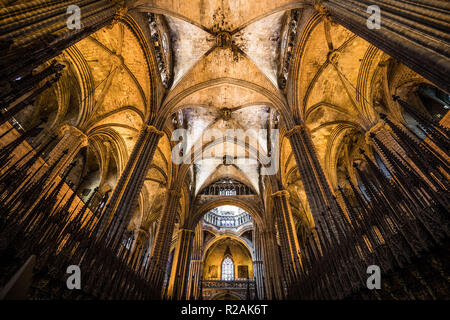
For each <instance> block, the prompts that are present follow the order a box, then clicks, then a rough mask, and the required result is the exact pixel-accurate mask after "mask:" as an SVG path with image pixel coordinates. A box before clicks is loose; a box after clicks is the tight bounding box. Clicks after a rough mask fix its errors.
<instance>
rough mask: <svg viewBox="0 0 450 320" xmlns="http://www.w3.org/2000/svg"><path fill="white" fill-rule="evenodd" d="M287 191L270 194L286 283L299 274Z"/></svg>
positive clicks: (297, 245)
mask: <svg viewBox="0 0 450 320" xmlns="http://www.w3.org/2000/svg"><path fill="white" fill-rule="evenodd" d="M289 196H290V195H289V192H288V191H287V190H280V191H277V192H275V193H274V194H272V199H273V205H274V214H275V216H276V221H277V225H278V232H279V234H280V240H281V253H282V258H283V269H284V271H285V279H286V281H287V283H288V284H290V283H291V282H293V281H295V280H297V279H298V277H299V276H300V272H301V270H300V268H301V266H300V257H299V253H300V246H299V243H298V238H297V231H296V230H295V223H294V220H293V218H292V212H291V206H290V204H289Z"/></svg>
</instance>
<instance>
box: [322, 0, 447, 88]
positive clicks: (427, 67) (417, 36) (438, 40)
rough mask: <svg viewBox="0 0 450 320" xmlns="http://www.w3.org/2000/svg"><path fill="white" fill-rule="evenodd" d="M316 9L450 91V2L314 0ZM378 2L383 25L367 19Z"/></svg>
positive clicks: (427, 0)
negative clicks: (372, 25) (370, 24)
mask: <svg viewBox="0 0 450 320" xmlns="http://www.w3.org/2000/svg"><path fill="white" fill-rule="evenodd" d="M313 2H314V4H315V7H316V9H318V10H319V11H320V12H322V13H323V14H324V15H325V16H327V17H330V18H331V19H332V20H333V21H335V22H337V23H339V24H340V25H342V26H344V27H345V28H347V29H348V30H350V31H352V32H353V33H355V34H356V35H358V36H360V37H361V38H363V39H365V40H366V41H368V42H369V43H371V44H373V45H374V46H376V47H377V48H379V49H381V50H383V51H384V52H386V53H387V54H389V55H390V56H392V57H393V58H395V59H397V60H398V61H400V62H402V63H403V64H405V65H406V66H408V67H409V68H411V69H412V70H414V71H415V72H417V73H419V74H420V75H422V76H423V77H425V78H426V79H428V80H430V81H431V82H433V83H434V84H436V85H437V86H438V87H440V88H442V89H443V90H444V91H446V92H447V93H448V92H450V83H449V81H448V74H449V73H450V59H449V57H450V45H449V43H450V35H449V32H448V30H449V28H450V23H449V11H450V2H448V1H441V0H421V1H416V2H411V1H409V0H313ZM371 5H377V6H378V7H379V8H380V11H381V24H380V28H379V29H377V28H372V29H369V28H368V26H367V20H368V19H369V17H370V16H371V15H372V14H373V12H370V11H369V12H367V11H368V7H369V6H371Z"/></svg>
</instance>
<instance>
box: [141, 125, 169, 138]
mask: <svg viewBox="0 0 450 320" xmlns="http://www.w3.org/2000/svg"><path fill="white" fill-rule="evenodd" d="M144 129H145V130H147V132H149V133H156V134H157V135H158V136H160V137H162V136H163V135H164V132H163V131H161V130H158V129H157V128H156V127H155V126H152V125H150V124H146V123H144Z"/></svg>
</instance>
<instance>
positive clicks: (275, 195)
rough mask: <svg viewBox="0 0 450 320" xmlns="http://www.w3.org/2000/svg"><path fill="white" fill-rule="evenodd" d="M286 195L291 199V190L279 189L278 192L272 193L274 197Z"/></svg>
mask: <svg viewBox="0 0 450 320" xmlns="http://www.w3.org/2000/svg"><path fill="white" fill-rule="evenodd" d="M283 196H284V197H286V198H287V199H289V197H290V196H291V195H290V193H289V191H287V190H279V191H277V192H274V193H272V198H275V197H280V198H281V197H283Z"/></svg>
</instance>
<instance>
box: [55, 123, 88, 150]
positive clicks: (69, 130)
mask: <svg viewBox="0 0 450 320" xmlns="http://www.w3.org/2000/svg"><path fill="white" fill-rule="evenodd" d="M58 135H59V137H60V138H62V137H64V136H65V135H70V136H72V137H75V138H77V139H79V140H80V145H81V147H85V146H87V145H88V137H87V135H85V134H84V133H83V132H82V131H81V130H80V129H78V128H76V127H73V126H70V125H68V124H65V125H62V126H61V127H60V128H59V130H58Z"/></svg>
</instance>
